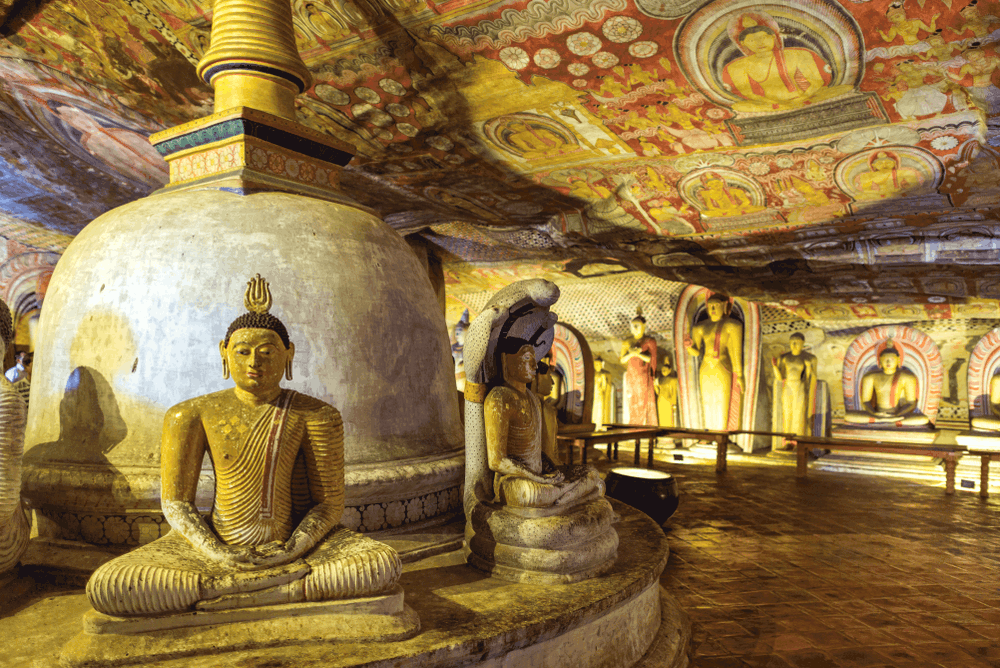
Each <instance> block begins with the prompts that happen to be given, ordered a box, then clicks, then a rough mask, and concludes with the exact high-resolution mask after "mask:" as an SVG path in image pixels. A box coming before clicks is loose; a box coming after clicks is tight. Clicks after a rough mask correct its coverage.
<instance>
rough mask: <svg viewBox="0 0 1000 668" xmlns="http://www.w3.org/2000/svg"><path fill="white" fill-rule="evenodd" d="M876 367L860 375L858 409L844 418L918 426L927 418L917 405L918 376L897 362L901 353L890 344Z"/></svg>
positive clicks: (851, 421) (864, 421)
mask: <svg viewBox="0 0 1000 668" xmlns="http://www.w3.org/2000/svg"><path fill="white" fill-rule="evenodd" d="M878 366H879V368H878V370H876V371H869V372H868V373H866V374H865V375H864V376H863V377H862V378H861V392H860V396H859V399H860V404H861V410H857V411H855V410H849V411H847V412H846V413H845V415H844V421H845V422H849V423H851V424H870V425H885V426H886V427H888V426H889V425H895V426H901V427H920V426H926V425H929V424H930V419H929V418H928V417H927V416H926V415H924V414H922V413H921V412H920V411H919V410H918V408H917V386H918V382H917V377H916V375H914V373H913V372H912V371H910V370H909V369H905V368H903V367H902V366H901V364H900V354H899V351H897V350H896V348H894V347H893V346H892V344H891V342H890V343H889V345H888V346H887V347H886V348H885V349H884V350H883V351H882V352H880V353H879V355H878Z"/></svg>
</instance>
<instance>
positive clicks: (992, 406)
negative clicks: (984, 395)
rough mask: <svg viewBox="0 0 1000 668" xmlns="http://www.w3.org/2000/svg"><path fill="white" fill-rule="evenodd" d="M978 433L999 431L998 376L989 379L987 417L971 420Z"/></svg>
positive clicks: (999, 388)
mask: <svg viewBox="0 0 1000 668" xmlns="http://www.w3.org/2000/svg"><path fill="white" fill-rule="evenodd" d="M972 428H973V429H976V430H978V431H1000V375H997V376H993V377H992V378H990V397H989V415H983V416H976V417H973V418H972Z"/></svg>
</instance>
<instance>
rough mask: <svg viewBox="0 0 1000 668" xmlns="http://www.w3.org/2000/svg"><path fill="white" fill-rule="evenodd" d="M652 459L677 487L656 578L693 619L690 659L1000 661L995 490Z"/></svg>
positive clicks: (706, 662)
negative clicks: (951, 489) (985, 497)
mask: <svg viewBox="0 0 1000 668" xmlns="http://www.w3.org/2000/svg"><path fill="white" fill-rule="evenodd" d="M657 467H658V468H661V469H664V470H668V471H669V472H671V473H672V474H673V475H674V476H675V477H676V478H677V480H678V482H679V483H680V488H681V494H682V498H681V505H680V509H679V510H678V511H677V514H675V515H674V517H673V518H672V519H670V520H669V521H668V522H667V525H666V530H667V535H668V536H669V538H670V549H671V555H670V561H669V563H668V564H667V568H666V571H665V572H664V574H663V578H662V582H663V584H664V586H665V587H667V588H668V589H669V590H671V591H672V592H674V593H675V594H676V595H677V596H678V597H679V599H680V601H681V603H682V605H683V606H684V608H685V610H686V611H687V612H688V613H689V614H690V615H691V618H692V620H693V625H694V645H693V647H694V662H693V665H694V667H695V668H722V667H726V668H729V667H733V668H736V667H747V666H754V667H764V666H767V667H768V668H785V667H787V666H795V667H801V668H827V667H831V668H832V667H835V666H844V667H854V666H866V667H875V666H896V667H898V668H904V667H905V668H915V667H921V668H923V667H932V666H945V667H946V668H973V667H979V666H995V667H1000V498H997V497H996V496H994V498H992V499H990V500H989V501H981V500H980V499H979V497H978V495H976V494H970V493H958V494H956V495H955V496H954V497H947V496H945V494H944V491H943V490H942V489H941V488H939V487H932V486H928V485H925V484H917V483H912V482H908V481H905V480H899V479H890V478H877V477H871V476H860V475H851V474H838V473H822V472H817V473H810V477H809V479H808V480H807V481H804V482H797V481H796V479H795V474H794V469H793V468H788V467H770V466H760V465H746V464H740V465H738V466H734V465H730V467H729V472H728V473H726V474H724V475H721V476H717V475H716V473H715V471H714V468H713V467H712V466H710V465H708V464H705V465H689V464H684V465H680V464H667V463H663V462H657ZM602 468H603V467H602Z"/></svg>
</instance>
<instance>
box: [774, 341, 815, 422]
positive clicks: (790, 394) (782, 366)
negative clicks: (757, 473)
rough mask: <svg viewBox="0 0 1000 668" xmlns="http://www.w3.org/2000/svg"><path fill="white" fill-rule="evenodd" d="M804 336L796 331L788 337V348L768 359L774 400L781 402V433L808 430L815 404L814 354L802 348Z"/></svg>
mask: <svg viewBox="0 0 1000 668" xmlns="http://www.w3.org/2000/svg"><path fill="white" fill-rule="evenodd" d="M805 342H806V339H805V337H804V336H803V335H802V334H799V333H798V332H796V333H795V334H792V335H791V336H790V337H789V339H788V350H789V351H788V352H787V353H782V354H781V355H780V356H778V357H776V358H772V359H771V367H772V368H773V369H774V400H775V403H778V402H780V403H781V424H775V425H774V426H775V428H776V429H777V430H778V431H780V432H782V433H785V434H795V435H796V436H808V435H811V434H812V427H811V423H812V417H813V413H814V412H815V406H816V380H817V378H816V356H815V355H813V354H811V353H807V352H805V351H804V350H803V346H805Z"/></svg>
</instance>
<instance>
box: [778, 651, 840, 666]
mask: <svg viewBox="0 0 1000 668" xmlns="http://www.w3.org/2000/svg"><path fill="white" fill-rule="evenodd" d="M783 658H784V659H785V660H786V661H788V663H790V664H791V665H793V666H795V668H840V664H839V663H837V662H836V661H834V660H832V659H831V658H830V657H829V656H827V655H826V654H824V653H823V652H819V651H816V650H805V651H801V652H789V653H787V654H784V655H783Z"/></svg>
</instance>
